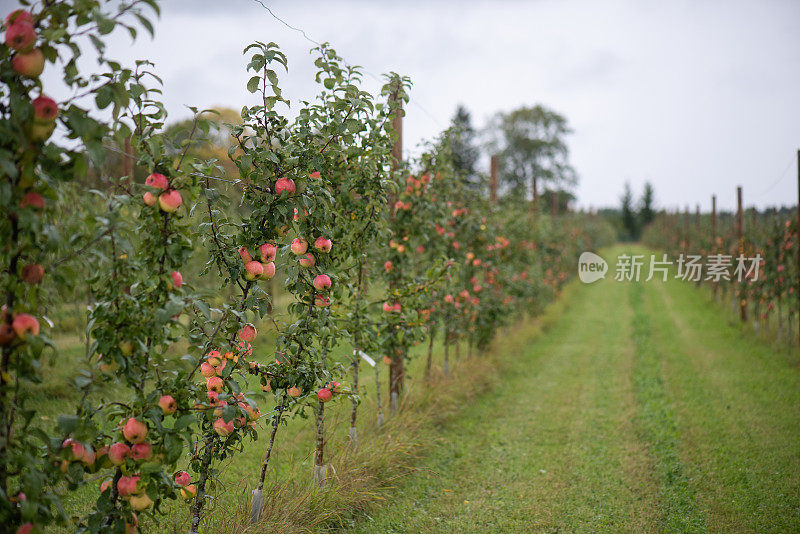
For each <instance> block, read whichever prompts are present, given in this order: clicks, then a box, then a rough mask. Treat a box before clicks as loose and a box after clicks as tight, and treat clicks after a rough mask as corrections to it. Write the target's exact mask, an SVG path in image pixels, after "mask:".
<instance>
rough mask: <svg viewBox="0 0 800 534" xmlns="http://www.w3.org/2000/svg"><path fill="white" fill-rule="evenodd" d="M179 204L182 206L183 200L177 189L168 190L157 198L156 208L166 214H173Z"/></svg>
mask: <svg viewBox="0 0 800 534" xmlns="http://www.w3.org/2000/svg"><path fill="white" fill-rule="evenodd" d="M181 204H183V199H182V198H181V194H180V193H179V192H178V190H177V189H170V190H168V191H165V192H163V193H161V194H160V195H159V196H158V207H159V208H161V209H162V210H163V211H165V212H167V213H172V212H174V211H175V210H177V209H178V208H179V207H180V206H181Z"/></svg>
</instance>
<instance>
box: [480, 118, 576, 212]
mask: <svg viewBox="0 0 800 534" xmlns="http://www.w3.org/2000/svg"><path fill="white" fill-rule="evenodd" d="M571 132H572V130H571V129H570V127H569V125H568V124H567V119H566V118H565V117H564V116H563V115H561V114H559V113H556V112H555V111H553V110H551V109H548V108H546V107H544V106H542V105H535V106H533V107H521V108H518V109H516V110H513V111H510V112H508V113H503V112H500V113H498V114H496V115H495V116H494V117H493V118H492V120H491V121H490V123H489V126H488V128H487V132H486V133H487V137H488V148H489V149H490V150H491V152H492V153H493V154H496V155H498V156H499V157H500V162H499V163H500V168H499V184H500V193H501V194H503V195H511V196H512V197H513V198H516V199H520V200H524V199H526V198H535V197H537V196H538V194H539V188H540V187H544V188H546V189H549V190H552V191H567V192H568V191H570V190H571V189H572V188H574V187H575V185H576V184H577V175H576V173H575V170H574V169H573V168H572V166H571V165H570V163H569V148H568V147H567V143H566V140H565V138H566V136H567V135H568V134H570V133H571Z"/></svg>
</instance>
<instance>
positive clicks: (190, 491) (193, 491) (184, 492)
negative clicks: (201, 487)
mask: <svg viewBox="0 0 800 534" xmlns="http://www.w3.org/2000/svg"><path fill="white" fill-rule="evenodd" d="M195 495H197V488H196V487H195V485H194V484H189V485H188V486H185V487H183V488H181V497H183V498H184V499H185V500H187V501H189V500H191V499H193V498H194V496H195Z"/></svg>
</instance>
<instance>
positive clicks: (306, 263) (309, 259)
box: [300, 252, 317, 267]
mask: <svg viewBox="0 0 800 534" xmlns="http://www.w3.org/2000/svg"><path fill="white" fill-rule="evenodd" d="M315 263H317V260H315V259H314V255H313V254H311V253H310V252H309V253H308V254H306V255H305V256H301V257H300V265H301V266H303V267H313V266H314V264H315Z"/></svg>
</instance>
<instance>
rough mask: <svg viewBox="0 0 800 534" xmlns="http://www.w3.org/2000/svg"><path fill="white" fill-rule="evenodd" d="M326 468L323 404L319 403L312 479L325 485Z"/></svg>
mask: <svg viewBox="0 0 800 534" xmlns="http://www.w3.org/2000/svg"><path fill="white" fill-rule="evenodd" d="M326 473H327V469H326V467H325V404H324V403H323V402H320V403H319V408H317V447H316V450H315V451H314V481H315V482H316V483H317V484H319V485H320V486H324V485H325V478H326Z"/></svg>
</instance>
